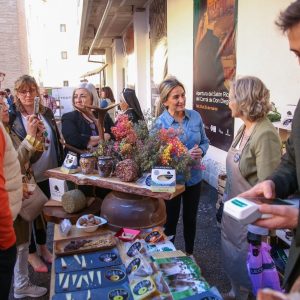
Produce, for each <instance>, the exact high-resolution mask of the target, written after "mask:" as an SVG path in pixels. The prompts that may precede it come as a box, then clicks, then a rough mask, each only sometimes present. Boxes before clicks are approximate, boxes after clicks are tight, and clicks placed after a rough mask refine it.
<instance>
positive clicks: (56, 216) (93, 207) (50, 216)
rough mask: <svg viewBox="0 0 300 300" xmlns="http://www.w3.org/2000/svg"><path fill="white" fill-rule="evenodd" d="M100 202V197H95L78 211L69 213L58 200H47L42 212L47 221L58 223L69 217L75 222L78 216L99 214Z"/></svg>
mask: <svg viewBox="0 0 300 300" xmlns="http://www.w3.org/2000/svg"><path fill="white" fill-rule="evenodd" d="M101 203H102V199H100V198H95V199H94V201H93V202H92V203H91V204H90V205H89V206H88V207H86V208H85V209H83V210H81V211H80V212H78V213H74V214H69V213H67V212H66V211H65V210H64V209H63V207H62V204H61V202H60V201H56V200H49V201H48V202H47V203H46V204H45V206H44V208H43V214H44V217H45V220H46V221H47V222H52V223H55V224H59V223H60V222H61V221H62V220H63V219H69V220H70V222H71V223H72V224H76V222H77V220H78V218H79V217H81V216H82V215H86V214H93V215H99V213H100V208H101Z"/></svg>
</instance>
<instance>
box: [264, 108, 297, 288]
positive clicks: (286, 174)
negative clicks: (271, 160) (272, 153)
mask: <svg viewBox="0 0 300 300" xmlns="http://www.w3.org/2000/svg"><path fill="white" fill-rule="evenodd" d="M269 179H271V180H272V181H273V182H274V183H275V189H276V196H277V197H280V198H286V197H287V196H289V195H291V194H294V193H295V192H297V191H299V187H300V102H298V105H297V108H296V110H295V115H294V118H293V123H292V132H291V136H290V137H289V139H288V141H287V144H286V153H285V155H284V156H283V157H282V159H281V163H280V165H279V166H278V168H277V169H276V171H275V172H274V173H273V174H272V175H271V176H270V177H269ZM298 276H300V208H299V217H298V226H297V228H296V230H295V238H294V240H293V243H292V246H291V249H290V252H289V258H288V262H287V265H286V268H285V274H284V286H285V288H286V289H287V290H289V289H290V288H291V286H292V285H293V283H294V282H295V280H296V279H297V277H298Z"/></svg>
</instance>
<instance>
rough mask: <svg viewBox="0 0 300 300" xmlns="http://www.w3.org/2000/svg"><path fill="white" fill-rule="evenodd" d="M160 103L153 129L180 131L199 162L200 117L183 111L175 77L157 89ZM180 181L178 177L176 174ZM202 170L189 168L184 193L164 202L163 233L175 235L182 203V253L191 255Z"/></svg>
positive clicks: (202, 142)
mask: <svg viewBox="0 0 300 300" xmlns="http://www.w3.org/2000/svg"><path fill="white" fill-rule="evenodd" d="M159 93H160V102H161V105H162V106H163V107H164V111H163V112H162V114H161V115H159V116H158V118H157V119H156V120H155V128H157V129H161V128H165V129H169V128H174V129H176V130H178V131H179V132H180V135H179V138H180V140H181V142H182V143H183V144H184V145H185V146H186V147H187V149H188V150H189V152H190V155H191V156H192V158H193V159H194V160H196V161H198V163H199V164H198V166H199V165H200V161H201V159H202V157H203V156H204V155H205V154H206V152H207V149H208V146H209V140H208V138H207V137H206V134H205V130H204V127H203V122H202V119H201V116H200V114H199V113H198V112H197V111H195V110H191V109H186V108H185V104H186V98H185V88H184V86H183V84H182V83H181V82H180V81H178V80H177V79H176V78H175V77H168V78H166V79H165V80H164V81H163V82H162V83H161V84H160V86H159ZM176 176H177V178H180V174H176ZM201 180H202V170H201V169H200V168H199V167H197V168H196V167H195V168H192V169H191V178H190V180H189V181H187V182H183V183H184V184H185V191H184V192H183V193H182V194H181V195H179V196H177V197H175V198H174V199H172V200H168V201H165V204H166V210H167V222H166V224H165V233H166V234H167V235H168V236H174V238H173V241H174V239H175V234H176V227H177V223H178V220H179V213H180V206H181V202H182V205H183V235H184V241H185V251H186V253H187V254H189V255H192V254H193V251H194V241H195V236H196V220H197V211H198V205H199V200H200V199H199V198H200V191H201Z"/></svg>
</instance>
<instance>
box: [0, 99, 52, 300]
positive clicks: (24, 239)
mask: <svg viewBox="0 0 300 300" xmlns="http://www.w3.org/2000/svg"><path fill="white" fill-rule="evenodd" d="M0 106H1V107H2V109H1V118H2V122H3V124H4V126H5V127H6V130H7V132H8V133H9V136H10V137H11V140H12V143H13V146H14V148H15V149H16V150H17V153H18V160H19V162H20V166H21V173H22V174H23V177H25V178H27V180H28V181H29V180H30V182H33V181H32V180H33V174H32V170H31V162H34V161H37V160H38V159H39V158H40V156H41V154H42V152H43V145H42V135H43V130H44V126H43V125H42V124H41V123H40V122H39V120H38V119H37V118H36V117H35V116H33V115H32V116H30V117H28V120H27V128H26V131H27V136H26V138H25V139H24V140H23V141H21V140H20V139H19V137H18V136H17V135H16V134H15V133H14V132H13V131H12V130H11V128H10V127H9V114H8V106H7V105H6V103H5V102H4V101H3V100H1V99H0ZM24 187H25V185H24ZM24 187H23V204H24V203H25V201H27V200H28V201H31V200H34V199H31V198H32V197H31V193H30V192H28V190H26V187H25V188H24ZM36 189H38V187H36ZM9 192H11V191H9ZM40 196H41V198H42V197H44V199H46V200H47V197H46V196H45V195H43V193H42V192H40ZM24 198H28V199H24ZM22 206H23V205H22ZM40 210H41V208H40ZM39 213H40V212H37V214H39ZM21 215H22V208H21V212H20V213H19V214H18V216H17V217H16V219H15V220H14V230H15V234H16V238H17V240H16V245H17V260H16V264H15V267H14V296H15V298H24V297H27V296H29V297H41V296H43V295H45V294H46V293H47V289H46V288H44V287H39V286H36V285H33V284H32V283H31V282H30V281H29V277H28V253H29V240H30V232H31V230H30V227H31V226H30V221H32V220H25V219H24V218H23V217H22V216H21Z"/></svg>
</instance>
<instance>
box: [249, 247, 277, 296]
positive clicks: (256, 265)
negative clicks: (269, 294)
mask: <svg viewBox="0 0 300 300" xmlns="http://www.w3.org/2000/svg"><path fill="white" fill-rule="evenodd" d="M270 249H271V247H270V246H269V245H268V244H267V243H264V242H262V243H261V245H260V246H253V245H251V244H250V245H249V252H248V258H247V269H248V274H249V277H250V280H251V283H252V292H253V294H254V295H255V296H256V295H257V292H258V290H259V289H263V288H271V289H273V290H275V291H282V290H281V288H280V281H279V275H278V272H277V270H276V266H275V263H274V261H273V259H272V257H271V255H270Z"/></svg>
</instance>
